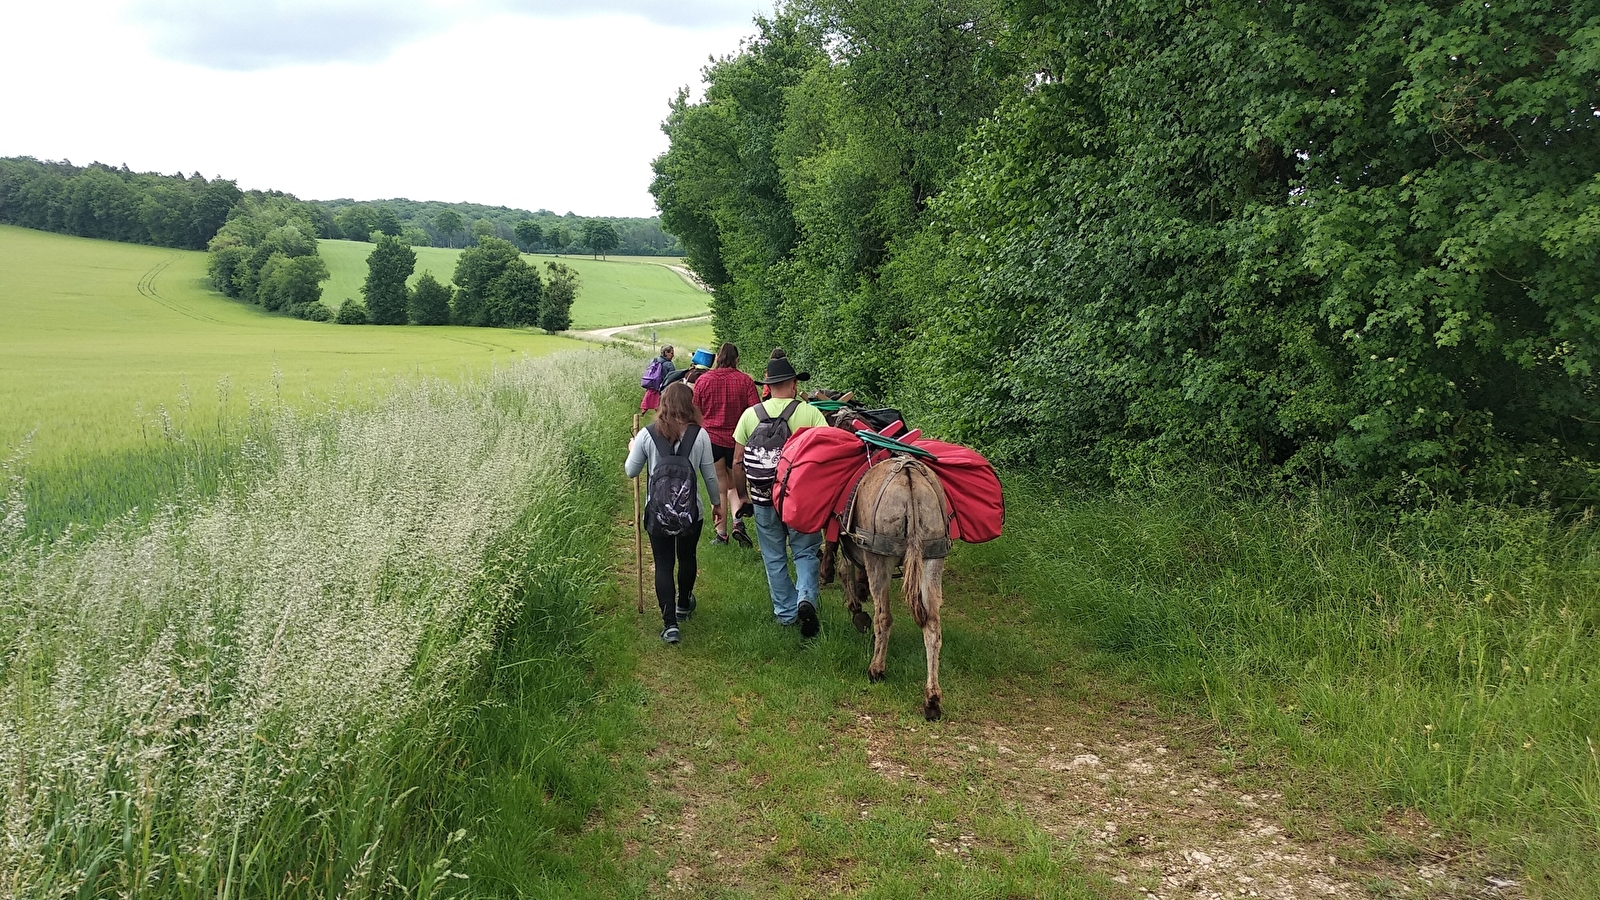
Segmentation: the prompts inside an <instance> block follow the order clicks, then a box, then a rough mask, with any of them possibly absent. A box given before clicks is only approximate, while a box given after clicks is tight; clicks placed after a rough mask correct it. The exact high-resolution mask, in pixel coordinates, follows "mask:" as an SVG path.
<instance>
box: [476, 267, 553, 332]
mask: <svg viewBox="0 0 1600 900" xmlns="http://www.w3.org/2000/svg"><path fill="white" fill-rule="evenodd" d="M543 293H544V283H543V282H542V281H541V280H540V279H539V270H538V269H536V268H534V267H533V266H530V265H528V263H527V262H526V261H525V260H523V258H522V257H521V256H520V255H519V256H518V257H516V258H515V259H513V260H510V261H509V262H507V264H506V267H505V271H503V272H501V273H500V274H499V275H498V276H496V277H495V278H494V280H493V281H491V282H490V283H489V294H488V300H487V303H486V304H485V306H486V314H485V317H484V318H485V321H484V324H485V325H491V326H494V327H497V328H527V327H531V326H534V325H537V324H538V323H539V304H540V300H541V297H542V295H543Z"/></svg>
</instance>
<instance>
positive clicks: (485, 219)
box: [309, 199, 683, 256]
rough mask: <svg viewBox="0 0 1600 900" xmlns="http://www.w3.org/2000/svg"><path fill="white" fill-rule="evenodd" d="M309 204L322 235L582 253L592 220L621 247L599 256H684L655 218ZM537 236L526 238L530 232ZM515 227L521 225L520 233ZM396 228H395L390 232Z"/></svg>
mask: <svg viewBox="0 0 1600 900" xmlns="http://www.w3.org/2000/svg"><path fill="white" fill-rule="evenodd" d="M309 202H310V204H311V205H312V206H315V207H318V208H320V209H322V210H324V211H325V212H326V213H327V214H328V220H327V222H326V223H325V224H326V227H327V228H328V229H329V232H330V233H328V234H326V235H325V236H326V237H342V238H345V239H346V240H356V241H364V240H370V239H371V235H372V234H373V233H374V232H379V233H384V234H394V235H395V236H397V237H403V238H405V240H406V243H408V244H411V245H412V246H413V247H467V246H471V245H472V244H473V243H475V242H476V240H477V239H478V238H479V237H481V236H484V235H491V236H493V237H497V238H500V239H502V240H506V241H510V242H511V243H513V244H516V245H517V246H519V247H521V248H522V249H523V250H528V251H533V250H542V251H547V252H552V253H585V252H589V251H590V250H591V249H592V246H591V245H590V244H589V243H587V242H585V241H584V227H585V225H586V224H588V223H591V222H605V223H609V224H610V225H611V227H612V229H614V230H615V232H616V236H617V239H618V241H619V243H618V244H617V245H616V247H615V248H614V249H610V250H606V251H603V252H609V253H617V254H621V255H623V256H682V255H683V245H682V244H680V243H678V239H677V238H675V237H673V236H672V235H670V234H667V233H666V232H665V231H662V230H661V221H660V219H658V218H655V217H651V218H648V219H630V218H616V217H609V216H593V217H590V216H579V215H576V214H574V213H571V212H568V213H566V214H565V215H557V214H556V213H553V212H551V211H550V210H548V209H541V210H537V211H532V212H530V211H529V210H526V209H511V208H508V207H504V206H484V205H482V204H479V203H440V202H437V201H432V200H429V201H417V200H405V199H397V200H371V201H356V200H348V199H346V200H312V201H309ZM530 222H531V223H532V224H533V226H535V227H536V228H538V229H539V232H540V234H539V237H537V238H534V239H529V238H530V235H531V233H532V232H531V229H530V228H529V227H528V226H527V225H526V224H525V223H530ZM518 226H522V227H521V229H520V231H519V228H518ZM396 227H397V228H398V229H399V230H398V231H396V230H393V229H394V228H396Z"/></svg>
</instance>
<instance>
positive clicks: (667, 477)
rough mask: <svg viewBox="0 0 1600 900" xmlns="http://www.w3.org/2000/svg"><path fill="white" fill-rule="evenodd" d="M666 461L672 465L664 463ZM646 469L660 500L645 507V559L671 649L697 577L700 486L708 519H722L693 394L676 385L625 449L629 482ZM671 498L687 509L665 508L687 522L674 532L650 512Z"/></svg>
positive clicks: (688, 609)
mask: <svg viewBox="0 0 1600 900" xmlns="http://www.w3.org/2000/svg"><path fill="white" fill-rule="evenodd" d="M669 457H671V458H673V459H672V460H671V461H669V459H668V458H669ZM685 457H686V458H687V469H688V472H687V474H686V475H685V472H684V469H685V466H683V465H681V464H680V461H681V460H682V459H683V458H685ZM647 465H648V467H649V471H650V478H649V481H648V482H647V484H648V490H649V491H650V492H651V493H652V494H656V493H658V492H659V493H660V494H661V496H657V497H656V498H655V499H656V501H657V502H656V503H655V504H652V503H651V502H650V499H649V498H648V496H647V499H646V501H645V513H646V515H645V519H646V522H645V530H646V531H647V532H648V533H649V535H650V555H651V558H652V559H653V560H654V562H655V570H656V603H657V605H659V606H660V607H661V625H662V628H661V639H662V640H663V641H666V642H667V643H669V644H676V643H678V640H679V637H680V634H681V627H680V626H681V624H682V621H683V620H684V619H686V618H688V616H689V614H690V613H692V612H694V607H695V598H694V580H695V576H696V575H697V574H699V563H698V561H697V560H696V559H695V547H696V546H697V545H698V544H699V543H700V532H701V528H702V525H703V524H704V516H703V515H702V514H701V509H700V482H702V481H703V482H704V483H705V486H706V488H707V491H708V493H710V494H711V496H712V497H713V498H716V499H715V500H714V501H713V502H712V506H711V512H712V515H713V516H715V517H716V518H718V519H720V518H721V517H722V499H721V498H722V491H721V486H720V482H719V481H718V480H717V470H716V466H715V465H714V464H713V463H712V459H711V438H710V436H709V435H708V434H707V433H706V430H705V429H704V428H702V427H701V420H700V411H699V410H697V409H695V406H694V394H693V392H691V391H690V390H689V386H688V385H686V384H684V383H683V382H681V381H680V382H673V383H672V384H669V385H667V387H666V389H665V390H663V391H662V392H661V405H660V409H659V410H657V412H656V420H655V421H654V422H652V423H651V424H650V425H648V426H646V427H645V428H642V429H640V430H639V433H638V434H636V435H634V438H633V441H632V443H631V444H629V446H628V460H627V462H625V463H624V464H623V471H625V472H627V474H628V477H629V478H635V477H637V476H638V475H639V473H640V472H643V471H644V470H645V467H646V466H647ZM685 478H686V479H687V480H686V482H685ZM685 485H686V487H687V490H686V492H685V491H684V490H683V489H684V488H685ZM674 497H678V502H682V503H684V504H686V507H685V508H683V509H681V510H672V509H670V508H669V511H681V512H683V513H684V514H686V515H687V517H689V518H691V519H692V521H691V522H690V523H688V524H686V525H685V524H681V523H679V524H677V526H676V529H675V530H670V529H668V528H665V527H663V526H662V525H661V523H660V521H659V517H656V516H655V513H654V511H655V510H657V509H660V508H662V507H664V506H667V507H670V506H671V504H672V503H673V498H674ZM674 568H676V573H674ZM674 574H676V577H674Z"/></svg>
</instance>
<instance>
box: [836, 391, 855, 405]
mask: <svg viewBox="0 0 1600 900" xmlns="http://www.w3.org/2000/svg"><path fill="white" fill-rule="evenodd" d="M855 398H856V392H855V391H845V392H844V396H843V397H840V398H839V402H840V403H849V402H850V401H851V400H854V399H855Z"/></svg>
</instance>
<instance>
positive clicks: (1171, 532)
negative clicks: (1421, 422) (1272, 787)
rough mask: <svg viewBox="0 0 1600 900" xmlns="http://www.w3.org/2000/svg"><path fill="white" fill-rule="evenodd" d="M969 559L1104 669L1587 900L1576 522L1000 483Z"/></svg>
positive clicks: (1597, 868)
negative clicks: (1000, 515)
mask: <svg viewBox="0 0 1600 900" xmlns="http://www.w3.org/2000/svg"><path fill="white" fill-rule="evenodd" d="M1008 488H1009V489H1008V497H1007V499H1008V503H1009V507H1010V509H1009V513H1008V523H1007V524H1008V529H1009V530H1010V531H1011V533H1012V536H1014V537H1016V538H1018V539H1019V540H1017V541H1015V542H1007V543H1006V544H1005V545H1004V546H1002V545H998V544H997V545H994V546H993V547H983V548H975V550H976V553H975V554H974V556H975V557H976V558H977V559H978V560H980V561H981V560H987V561H988V563H989V564H991V565H996V566H1003V567H1004V568H1005V570H1006V571H1007V572H1008V573H1009V574H1008V575H1007V578H1006V584H1007V586H1008V588H1009V589H1010V590H1014V591H1017V592H1020V593H1022V594H1024V595H1026V596H1027V597H1028V598H1029V599H1030V602H1031V603H1033V604H1035V605H1036V606H1037V608H1038V610H1039V612H1040V614H1041V615H1042V616H1044V617H1045V618H1047V619H1050V620H1052V621H1056V622H1063V623H1070V624H1071V625H1072V626H1073V627H1074V628H1076V629H1079V630H1081V632H1082V633H1083V635H1084V636H1085V637H1086V638H1087V639H1088V640H1089V641H1090V642H1092V643H1093V644H1094V645H1095V646H1097V647H1099V648H1102V649H1104V650H1106V651H1109V652H1110V653H1111V654H1113V655H1114V657H1113V658H1114V659H1116V660H1117V661H1118V662H1119V666H1120V667H1121V668H1122V669H1123V670H1124V671H1126V672H1128V673H1130V674H1133V675H1135V676H1136V677H1138V678H1140V679H1141V680H1143V681H1145V682H1146V683H1149V684H1152V685H1154V686H1156V687H1158V688H1159V689H1161V690H1162V691H1164V692H1166V693H1168V694H1169V695H1173V696H1177V697H1182V698H1189V699H1192V700H1193V701H1196V702H1198V703H1200V704H1202V706H1203V708H1205V709H1206V710H1208V711H1209V713H1210V714H1211V715H1212V716H1214V717H1215V718H1216V719H1217V720H1218V721H1220V722H1223V723H1226V724H1228V725H1231V726H1238V727H1241V728H1242V729H1243V731H1244V733H1246V734H1248V735H1250V736H1251V739H1252V740H1253V741H1255V742H1258V743H1260V744H1262V745H1263V746H1266V747H1269V748H1273V749H1281V750H1285V751H1288V752H1289V753H1290V754H1291V755H1292V757H1293V758H1294V759H1295V760H1298V761H1299V762H1300V763H1302V764H1304V765H1306V766H1309V767H1311V768H1313V769H1315V770H1317V771H1321V772H1327V773H1333V774H1334V775H1335V776H1336V777H1338V778H1340V779H1347V780H1348V781H1349V783H1352V784H1355V785H1359V786H1362V787H1364V788H1367V789H1370V790H1371V791H1373V792H1374V793H1376V794H1378V795H1380V796H1382V797H1384V798H1386V799H1387V800H1388V801H1390V802H1393V803H1398V804H1402V805H1405V806H1410V807H1414V808H1417V809H1420V810H1422V811H1424V812H1426V813H1427V814H1428V815H1429V816H1430V818H1432V819H1433V820H1434V821H1435V823H1437V824H1443V825H1446V826H1449V827H1450V828H1452V829H1454V830H1457V831H1459V832H1463V833H1466V834H1468V835H1470V836H1472V837H1473V838H1474V839H1476V840H1479V841H1482V842H1485V843H1486V844H1487V845H1488V846H1490V847H1491V848H1494V849H1495V850H1497V851H1498V852H1499V853H1500V854H1502V855H1503V856H1504V857H1505V858H1507V859H1508V860H1514V861H1516V862H1517V863H1519V864H1521V865H1522V866H1525V867H1526V869H1527V872H1528V874H1529V877H1530V880H1531V883H1532V885H1533V886H1534V888H1535V892H1536V893H1537V894H1540V895H1546V896H1553V897H1571V898H1579V897H1594V896H1600V864H1597V860H1600V753H1597V751H1600V640H1596V637H1597V630H1600V533H1597V532H1596V529H1595V528H1594V527H1593V525H1592V524H1591V522H1590V521H1589V519H1588V518H1587V517H1585V518H1584V519H1583V520H1581V521H1577V522H1561V521H1556V520H1555V519H1553V518H1552V517H1551V516H1549V515H1548V514H1545V513H1542V512H1537V511H1530V510H1519V509H1506V508H1497V507H1486V506H1477V505H1469V504H1460V505H1445V506H1441V507H1438V508H1436V509H1433V510H1430V511H1427V512H1419V513H1414V514H1410V515H1407V516H1405V517H1404V518H1403V519H1402V520H1401V521H1400V522H1399V523H1398V524H1397V525H1396V526H1395V527H1393V528H1392V529H1382V528H1376V527H1374V526H1373V525H1371V524H1370V519H1368V520H1364V518H1363V517H1362V516H1360V515H1358V514H1357V511H1354V510H1350V509H1346V508H1341V507H1338V506H1328V505H1318V504H1316V503H1309V504H1303V505H1299V506H1293V507H1285V506H1282V505H1275V504H1271V503H1247V502H1238V501H1224V500H1221V499H1217V498H1216V497H1215V496H1213V495H1212V494H1211V493H1210V492H1209V491H1208V490H1206V489H1204V488H1200V489H1182V490H1180V489H1172V490H1150V491H1146V492H1143V493H1136V494H1116V495H1104V494H1090V493H1087V492H1078V491H1072V490H1063V489H1059V488H1053V487H1051V486H1047V485H1042V484H1037V483H1028V482H1023V481H1016V480H1013V481H1012V482H1011V483H1010V484H1009V485H1008Z"/></svg>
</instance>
